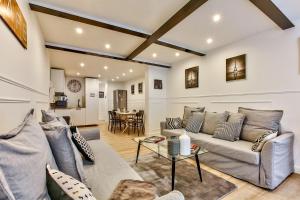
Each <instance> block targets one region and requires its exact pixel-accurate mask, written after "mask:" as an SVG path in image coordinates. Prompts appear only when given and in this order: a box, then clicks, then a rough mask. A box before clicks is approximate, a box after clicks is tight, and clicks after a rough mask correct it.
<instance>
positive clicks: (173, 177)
mask: <svg viewBox="0 0 300 200" xmlns="http://www.w3.org/2000/svg"><path fill="white" fill-rule="evenodd" d="M175 164H176V162H175V158H174V157H173V158H172V191H173V190H174V189H175V167H176V165H175Z"/></svg>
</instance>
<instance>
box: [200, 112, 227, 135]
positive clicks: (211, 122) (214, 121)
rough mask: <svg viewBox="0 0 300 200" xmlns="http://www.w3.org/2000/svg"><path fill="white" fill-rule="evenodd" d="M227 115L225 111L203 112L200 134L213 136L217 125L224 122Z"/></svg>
mask: <svg viewBox="0 0 300 200" xmlns="http://www.w3.org/2000/svg"><path fill="white" fill-rule="evenodd" d="M228 115H229V113H228V112H227V111H225V112H223V113H215V112H205V118H204V122H203V125H202V130H201V131H202V132H203V133H207V134H210V135H213V134H214V131H215V129H216V127H217V125H218V124H219V123H221V122H226V121H227V118H228Z"/></svg>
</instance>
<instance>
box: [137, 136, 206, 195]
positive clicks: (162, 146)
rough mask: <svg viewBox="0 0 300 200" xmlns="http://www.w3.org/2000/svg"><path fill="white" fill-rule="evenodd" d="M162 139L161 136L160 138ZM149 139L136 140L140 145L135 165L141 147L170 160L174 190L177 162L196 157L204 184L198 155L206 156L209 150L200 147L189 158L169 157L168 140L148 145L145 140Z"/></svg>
mask: <svg viewBox="0 0 300 200" xmlns="http://www.w3.org/2000/svg"><path fill="white" fill-rule="evenodd" d="M160 137H161V136H160ZM146 138H147V137H137V138H134V139H133V140H134V141H135V142H137V143H138V148H137V153H136V160H135V163H136V164H137V163H138V159H139V154H140V149H141V146H143V147H146V148H147V149H149V150H151V151H152V152H154V153H156V154H157V155H158V157H163V158H165V159H168V160H169V161H171V163H172V190H174V188H175V170H176V162H179V161H182V160H185V159H188V158H192V157H195V160H196V163H197V169H198V174H199V178H200V181H201V182H202V174H201V168H200V162H199V157H198V155H201V154H204V153H206V152H208V151H207V150H205V149H203V148H201V147H199V148H198V149H196V150H195V151H192V153H191V154H190V155H188V156H183V155H175V156H172V155H169V154H168V144H167V139H165V140H163V141H161V142H158V143H148V142H144V139H146Z"/></svg>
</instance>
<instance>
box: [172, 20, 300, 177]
mask: <svg viewBox="0 0 300 200" xmlns="http://www.w3.org/2000/svg"><path fill="white" fill-rule="evenodd" d="M296 24H297V27H296V28H293V29H290V30H286V31H282V30H278V29H276V30H270V31H267V32H264V33H261V34H259V35H256V36H253V37H251V38H248V39H246V40H243V41H239V42H237V43H234V44H231V45H229V46H226V47H223V48H221V49H218V50H215V51H213V52H209V53H208V55H207V56H206V57H204V58H192V59H189V60H186V61H183V62H181V63H178V64H176V65H175V66H174V67H173V68H172V70H171V71H170V73H169V74H168V90H167V92H168V93H167V96H168V108H167V113H168V115H169V116H182V114H183V106H184V105H193V106H196V105H201V106H205V107H206V110H208V111H224V110H229V111H237V108H238V107H239V106H244V107H251V108H258V109H283V110H284V116H283V119H282V125H283V128H284V129H288V130H292V131H294V132H295V134H296V138H295V166H296V170H297V171H298V172H300V148H299V146H300V125H299V119H300V106H299V102H300V63H299V48H300V39H299V38H300V27H299V25H300V22H297V23H296ZM244 53H246V54H247V79H246V80H239V81H233V82H226V79H225V60H226V58H229V57H233V56H236V55H240V54H244ZM193 66H199V88H197V89H188V90H186V89H185V88H184V87H185V86H184V70H185V68H189V67H193Z"/></svg>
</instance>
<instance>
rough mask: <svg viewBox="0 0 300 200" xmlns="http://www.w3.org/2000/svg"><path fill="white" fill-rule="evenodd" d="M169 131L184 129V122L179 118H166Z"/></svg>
mask: <svg viewBox="0 0 300 200" xmlns="http://www.w3.org/2000/svg"><path fill="white" fill-rule="evenodd" d="M166 128H167V129H180V128H182V120H181V119H180V117H177V118H166Z"/></svg>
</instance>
